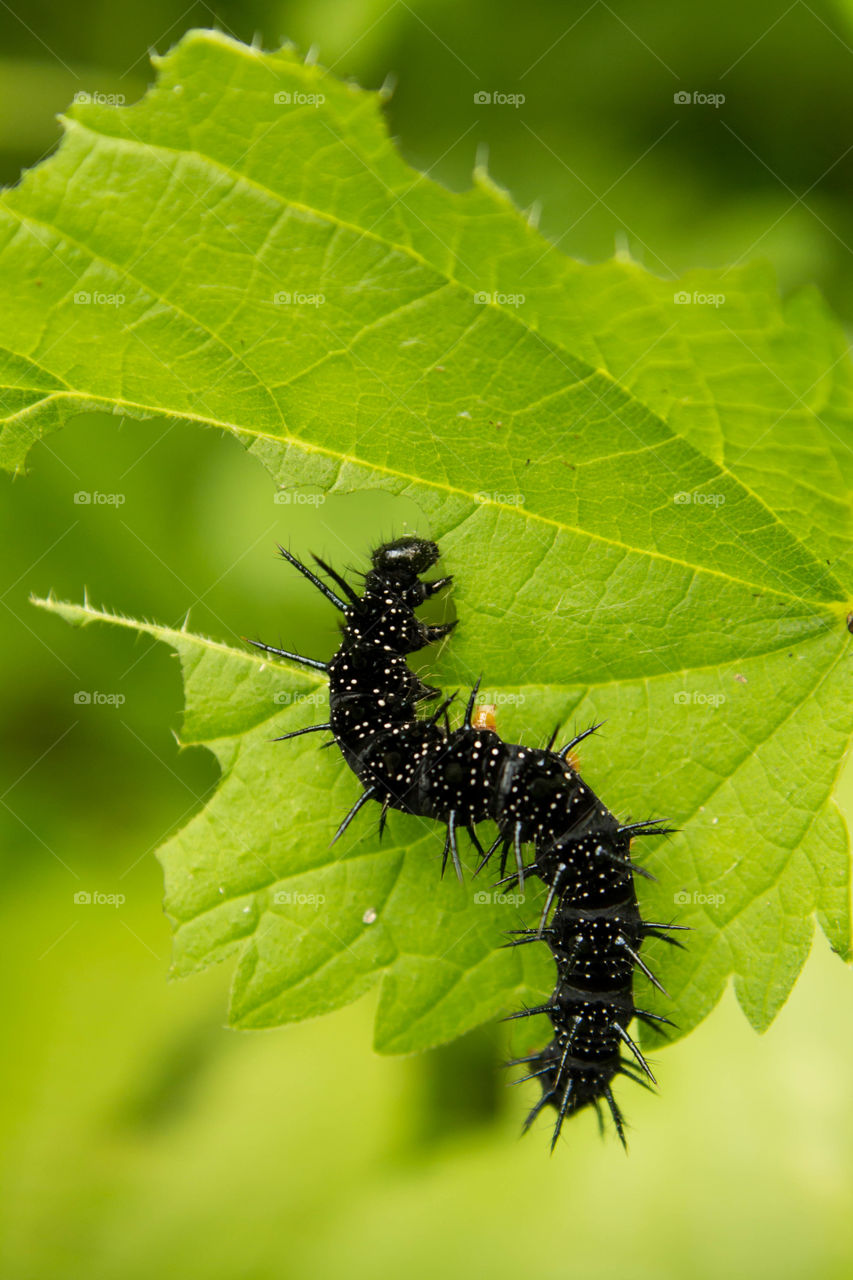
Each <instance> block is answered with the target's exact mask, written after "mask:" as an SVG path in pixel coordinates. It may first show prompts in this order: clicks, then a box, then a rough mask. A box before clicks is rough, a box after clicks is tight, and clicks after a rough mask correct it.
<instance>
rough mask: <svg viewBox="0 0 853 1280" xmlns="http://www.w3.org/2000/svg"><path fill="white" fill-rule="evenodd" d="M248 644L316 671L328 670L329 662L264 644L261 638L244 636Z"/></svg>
mask: <svg viewBox="0 0 853 1280" xmlns="http://www.w3.org/2000/svg"><path fill="white" fill-rule="evenodd" d="M243 639H244V640H245V641H246V643H247V644H250V645H253V646H254V648H255V649H263V651H264V653H274V654H275V656H276V657H277V658H289V659H290V661H291V662H298V663H299V664H300V666H303V667H311V668H312V670H314V671H328V670H329V667H328V663H325V662H318V660H317V659H316V658H306V657H304V656H303V655H302V654H301V653H291V652H290V651H289V650H288V649H275V648H273V646H272V645H271V644H263V643H262V642H261V641H260V640H250V639H249V638H248V636H243Z"/></svg>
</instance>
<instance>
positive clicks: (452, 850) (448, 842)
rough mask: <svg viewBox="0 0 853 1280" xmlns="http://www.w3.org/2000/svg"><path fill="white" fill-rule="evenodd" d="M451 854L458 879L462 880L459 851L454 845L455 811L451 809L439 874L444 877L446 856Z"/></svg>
mask: <svg viewBox="0 0 853 1280" xmlns="http://www.w3.org/2000/svg"><path fill="white" fill-rule="evenodd" d="M448 853H449V854H451V855H452V858H453V866H454V869H455V871H456V875H457V877H458V879H459V880H460V881H461V880H462V863H461V862H460V861H459V849H458V847H457V844H456V810H455V809H451V810H450V813H449V814H448V815H447V838H446V839H445V841H444V853H443V854H442V858H441V874H442V875H444V870H445V867H446V866H447V855H448Z"/></svg>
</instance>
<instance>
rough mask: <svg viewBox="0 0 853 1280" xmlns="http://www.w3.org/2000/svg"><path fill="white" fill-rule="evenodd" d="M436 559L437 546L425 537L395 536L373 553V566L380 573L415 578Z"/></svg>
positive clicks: (429, 567) (430, 566) (424, 571)
mask: <svg viewBox="0 0 853 1280" xmlns="http://www.w3.org/2000/svg"><path fill="white" fill-rule="evenodd" d="M437 559H438V547H437V546H436V545H435V543H434V542H427V541H426V539H425V538H415V537H406V538H397V539H396V541H394V542H386V543H384V544H383V545H382V546H381V547H377V549H376V550H375V551H374V553H373V568H374V569H375V570H376V572H377V573H380V574H383V575H385V574H393V575H394V576H397V575H400V576H402V577H412V578H417V577H419V576H420V575H421V574H422V573H426V571H427V569H431V568H432V566H433V565H434V564H435V562H436V560H437Z"/></svg>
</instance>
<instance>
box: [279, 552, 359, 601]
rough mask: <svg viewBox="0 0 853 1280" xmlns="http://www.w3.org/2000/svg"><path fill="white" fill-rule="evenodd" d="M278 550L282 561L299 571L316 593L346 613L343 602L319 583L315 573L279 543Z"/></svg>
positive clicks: (330, 589)
mask: <svg viewBox="0 0 853 1280" xmlns="http://www.w3.org/2000/svg"><path fill="white" fill-rule="evenodd" d="M278 550H279V554H280V555H281V556H283V557H284V559H285V560H286V561H287V563H288V564H292V565H293V567H294V569H298V570H299V572H300V573H301V574H302V576H303V578H307V579H308V581H309V582H311V583H313V585H314V586H315V587H316V588H317V590H318V591H320V592H322V594H323V595H324V596H325V597H326V599H327V600H331V602H332V604H333V605H336V607H337V608H338V609H340V610H341V612H342V613H346V611H347V606H346V605H345V604H344V602H343V600H342V599H341V598H340V596H337V595H335V593H334V591H333V590H332V588H331V587H328V586H326V583H325V582H321V580H320V579H319V578H318V577H317V575H316V573H312V572H311V570H310V569H309V568H308V566H307V565H305V564H303V563H302V561H301V560H297V559H296V556H294V555H291V553H290V552H289V551H288V550H286V548H284V547H283V546H282V545H281V544H280V543H279V547H278Z"/></svg>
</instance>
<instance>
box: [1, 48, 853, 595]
mask: <svg viewBox="0 0 853 1280" xmlns="http://www.w3.org/2000/svg"><path fill="white" fill-rule="evenodd" d="M227 43H228V44H229V45H230V44H231V43H233V42H230V41H228V42H227ZM154 91H156V90H154ZM61 119H62V123H63V125H64V126H65V127H67V128H68V130H69V132H70V131H71V130H72V129H73V128H76V129H79V130H80V131H81V132H84V133H86V134H88V135H90V136H92V137H94V138H96V139H98V138H100V139H103V140H104V141H106V142H107V143H109V142H112V143H114V144H115V145H116V146H119V147H120V146H125V147H128V148H131V149H133V150H142V151H143V152H147V153H154V152H165V153H167V154H169V155H172V156H177V157H181V156H184V157H190V156H191V157H194V158H195V159H196V160H197V161H198V162H199V163H200V164H201V165H202V166H205V165H209V166H210V167H212V168H213V169H216V170H217V171H219V172H220V173H221V174H222V175H224V176H225V177H227V178H229V179H230V180H231V181H232V182H233V183H234V184H245V185H246V186H248V187H250V188H252V189H254V190H256V191H257V192H259V193H260V194H261V195H263V196H264V197H266V198H267V199H270V200H272V201H273V202H274V203H276V204H277V205H280V206H281V207H283V208H284V209H289V208H290V209H296V210H300V211H301V212H303V213H304V214H306V215H307V216H311V217H314V218H317V219H319V220H321V221H325V222H327V223H330V224H331V225H333V226H335V227H338V228H341V229H346V230H348V231H350V232H351V233H353V234H355V235H357V236H360V237H362V238H365V239H369V240H373V241H374V242H375V243H377V244H379V245H381V246H383V248H384V249H385V250H386V252H387V251H396V252H399V253H402V254H405V255H406V256H408V257H409V258H411V259H412V260H414V261H415V262H417V263H419V264H420V265H421V266H422V267H424V268H426V269H427V270H429V271H430V272H432V273H434V274H436V275H438V276H439V277H440V278H443V279H444V280H445V281H446V282H447V283H448V284H450V285H453V286H455V287H457V288H459V289H460V290H462V291H463V292H465V293H468V294H470V295H471V296H473V290H472V289H470V288H469V287H468V286H466V285H464V284H463V283H462V281H461V280H459V279H458V278H457V277H455V276H454V275H452V274H451V273H450V272H449V271H448V270H447V269H446V268H442V267H439V266H437V265H435V264H434V263H432V262H430V261H429V260H428V259H426V258H425V257H424V256H423V255H422V254H421V253H419V252H418V251H417V250H416V249H415V248H414V247H413V246H411V245H406V244H402V243H399V242H397V241H393V240H389V239H386V238H383V237H382V236H380V235H378V234H376V233H374V232H373V231H372V229H369V228H363V227H359V226H358V224H356V223H352V222H349V221H348V220H347V219H344V218H340V217H339V216H338V215H337V214H334V213H331V212H329V211H328V210H321V209H317V208H314V207H313V206H311V205H306V204H304V203H303V202H301V201H297V200H293V199H292V198H289V197H285V196H283V195H282V194H281V193H279V192H277V191H274V190H273V189H272V188H270V187H267V186H264V185H263V184H262V183H259V182H257V181H256V180H255V179H254V178H251V177H249V176H248V175H246V174H243V173H240V172H237V171H236V170H234V169H231V168H229V167H228V166H227V165H225V164H223V163H221V162H220V161H218V160H216V159H215V158H214V157H212V156H209V155H205V154H204V153H203V152H200V151H197V150H196V149H195V148H184V149H183V150H178V149H177V148H175V147H168V146H165V145H163V144H162V143H156V144H155V143H151V142H144V141H141V140H139V139H137V138H136V137H134V138H132V139H131V138H127V137H125V136H121V135H117V134H111V133H108V132H104V131H103V130H102V129H97V128H93V127H92V126H91V125H89V124H86V123H85V122H84V121H82V120H80V119H79V118H77V117H65V116H63V117H61ZM125 119H127V117H125ZM365 167H366V168H367V166H365ZM367 171H368V173H370V175H371V176H372V177H373V178H374V179H375V180H376V181H377V182H379V183H380V184H381V185H382V186H383V187H385V189H386V190H387V191H388V193H389V195H390V196H391V197H394V198H396V193H395V192H394V189H393V188H391V187H389V186H388V184H387V183H385V182H384V180H383V179H381V178H380V177H379V176H378V175H377V174H376V173H375V172H374V170H372V169H370V168H367ZM3 207H5V208H6V209H7V210H8V211H9V212H11V213H13V214H14V215H15V216H17V217H18V218H19V219H20V217H21V215H20V214H19V213H18V211H17V210H16V209H15V208H14V206H12V205H9V204H8V203H7V202H5V201H4V202H3ZM45 225H47V224H45ZM51 229H52V230H53V231H54V232H55V233H57V234H64V233H63V232H62V231H61V230H60V229H59V228H57V227H52V228H51ZM81 247H82V248H84V249H85V248H86V246H81ZM88 252H90V253H92V251H91V250H88ZM117 269H120V268H117ZM145 287H146V289H147V288H148V287H147V286H145ZM148 291H149V292H150V290H148ZM153 296H156V297H158V298H159V299H160V301H162V302H163V303H164V305H166V306H169V307H173V309H175V310H176V311H179V308H177V307H176V306H174V304H173V303H171V301H170V300H169V299H167V298H165V297H164V296H162V295H159V294H154V295H153ZM486 305H488V306H494V308H495V310H498V311H500V312H501V314H502V315H503V316H504V317H506V318H508V319H509V321H510V322H511V323H515V324H517V325H518V326H519V327H520V329H521V330H522V332H523V333H527V334H536V335H537V336H538V337H539V339H540V340H541V341H543V342H547V344H548V346H549V348H551V349H553V350H554V352H555V353H562V354H563V355H565V357H566V359H567V361H572V362H574V363H576V364H578V365H580V366H583V367H584V368H587V369H589V370H590V372H591V373H599V374H600V375H601V376H602V377H603V378H605V379H606V380H607V381H608V382H609V383H610V384H611V385H612V386H613V387H615V388H616V389H617V390H619V391H620V392H621V393H622V394H624V395H626V396H628V397H629V398H630V400H631V401H632V402H633V403H636V404H639V405H642V407H643V408H644V409H645V410H646V412H647V413H650V414H652V415H653V416H654V417H655V418H656V419H657V421H658V422H660V423H661V424H662V425H664V426H665V427H666V429H667V431H668V432H669V434H670V436H671V438H672V439H674V440H683V437H681V436H679V435H678V433H676V432H673V431H671V429H670V428H669V427H668V426H667V424H666V422H665V420H664V419H662V418H660V417H659V415H658V414H657V413H656V412H655V411H654V410H652V409H650V408H649V407H648V406H647V405H646V404H645V403H644V402H643V401H642V400H639V399H637V397H635V396H634V395H633V393H631V392H629V391H628V390H627V389H626V388H625V387H623V386H622V385H621V384H620V383H619V382H617V380H616V379H615V378H614V377H613V376H612V375H611V374H610V372H609V371H608V370H607V369H604V368H601V369H593V368H592V366H589V365H588V364H587V362H586V361H584V360H581V359H580V358H579V357H576V356H574V355H573V354H572V353H571V352H569V351H568V350H566V349H565V348H563V347H562V346H561V345H560V344H558V343H556V342H555V341H554V340H553V339H552V338H550V337H548V338H546V337H545V336H544V335H543V334H541V333H540V331H539V330H538V328H537V327H536V326H535V325H532V324H527V323H525V322H524V321H523V320H522V318H521V317H520V316H518V315H516V314H515V313H514V312H513V311H512V310H509V311H508V310H506V309H505V308H503V307H499V306H497V305H496V304H493V303H488V304H486ZM185 314H186V315H187V319H188V320H190V321H191V322H193V323H197V324H198V326H199V328H200V329H202V330H203V331H205V332H210V333H211V336H212V337H213V339H214V341H217V342H221V344H222V345H223V347H225V349H226V350H229V348H228V347H227V344H226V343H224V341H223V340H222V339H220V338H219V337H218V336H217V335H216V334H214V333H212V331H210V330H208V329H207V328H206V326H205V325H204V324H203V323H202V322H201V321H193V319H192V317H191V316H190V315H189V313H185ZM13 354H15V355H19V356H20V355H21V354H22V353H19V352H15V353H13ZM28 358H29V357H28ZM237 358H238V359H239V356H237ZM39 367H41V368H42V369H43V372H45V373H47V374H49V373H50V371H49V370H47V369H44V368H43V366H39ZM247 368H248V366H247ZM250 372H252V371H251V370H250ZM252 376H253V378H254V379H256V375H255V374H254V373H253V372H252ZM257 385H258V386H260V387H262V388H263V389H264V390H265V391H267V393H268V394H270V393H269V388H267V387H266V386H265V385H264V384H262V383H260V382H258V384H257ZM75 394H78V395H85V393H81V392H77V393H75ZM271 398H272V397H271ZM105 399H106V398H105ZM108 403H111V401H108ZM122 403H125V404H128V406H129V405H130V402H125V401H122ZM140 408H144V406H140ZM155 412H157V411H156V410H155ZM159 412H161V413H162V412H164V411H163V410H159ZM166 412H168V411H166ZM175 416H179V417H182V418H183V417H187V418H189V420H191V421H199V420H206V419H199V417H198V415H188V414H187V415H185V414H180V415H175ZM216 425H221V426H226V427H228V428H229V429H231V430H239V431H251V428H245V427H237V426H236V425H231V424H224V423H217V424H216ZM258 434H259V435H262V436H264V437H265V438H271V439H274V440H281V441H283V442H286V443H288V444H291V445H293V446H294V447H297V448H303V449H308V448H309V446H308V445H306V444H305V442H303V441H302V440H300V439H298V438H296V437H290V436H287V437H284V436H282V437H276V436H273V437H268V436H267V434H266V433H260V432H259V433H258ZM685 443H686V442H685ZM310 447H313V448H316V449H318V450H319V451H321V452H329V453H330V455H331V456H333V457H335V458H339V459H340V461H352V462H355V463H357V464H358V465H360V466H364V467H372V468H374V469H375V470H379V471H380V472H383V471H384V472H385V473H386V474H395V473H394V472H393V471H390V470H389V469H387V468H382V467H380V466H378V464H376V463H373V462H368V461H365V460H362V459H360V458H354V457H347V456H344V455H340V454H336V453H334V451H324V450H321V449H319V446H310ZM697 454H698V456H700V457H705V458H706V459H707V461H709V462H711V463H712V465H714V466H716V467H717V468H718V470H719V472H720V474H721V475H725V476H727V477H728V478H729V480H730V481H731V483H732V484H734V485H735V486H737V488H738V489H740V490H741V491H742V492H744V493H745V494H748V495H749V496H750V497H751V498H752V500H753V501H754V502H756V503H757V504H758V505H759V506H760V507H761V509H762V510H764V511H765V512H766V513H767V515H768V517H769V518H770V520H771V521H772V523H773V524H774V525H778V527H779V528H781V529H784V530H785V532H786V533H787V534H788V536H789V537H791V538H792V539H795V540H797V541H798V539H796V535H795V534H794V533H793V531H792V530H791V529H789V528H788V526H787V525H786V524H785V523H784V521H783V520H782V519H780V517H779V515H778V513H777V512H776V511H774V510H772V509H771V508H770V507H769V506H768V505H767V503H766V502H765V501H764V499H763V498H762V497H760V496H759V495H758V494H757V493H756V492H755V491H754V490H752V489H751V488H750V487H749V486H748V485H746V484H745V483H744V482H743V480H741V479H740V478H739V477H736V476H735V475H734V474H733V473H732V472H731V471H730V470H729V469H728V467H727V466H726V465H725V464H724V463H721V462H719V461H717V460H715V459H711V458H710V457H708V455H704V454H701V453H698V451H697ZM398 474H399V477H400V478H401V479H404V480H406V481H407V482H408V483H415V484H417V485H423V486H424V487H427V488H439V489H441V488H445V486H442V485H441V484H438V483H437V482H434V481H425V480H424V479H423V478H422V477H411V476H408V475H405V474H404V473H398ZM448 491H451V490H448ZM456 492H459V493H461V494H462V495H463V496H465V497H467V498H468V499H469V500H473V495H469V494H465V493H464V491H456ZM494 505H496V506H499V505H500V504H494ZM531 518H533V519H541V520H542V521H543V522H546V523H551V524H553V525H554V526H555V527H556V528H560V529H565V530H566V531H567V532H573V533H579V534H581V535H582V536H586V537H589V538H592V539H596V538H597V539H598V540H600V541H602V542H604V543H606V544H608V545H613V546H618V547H622V548H623V549H624V550H626V551H629V552H631V553H632V554H635V555H640V556H642V555H648V556H650V557H652V558H657V559H661V560H663V561H664V562H666V563H671V564H678V565H682V566H683V567H685V568H689V569H691V570H693V571H694V572H700V573H709V574H712V575H715V576H718V577H722V578H723V579H724V580H726V581H730V582H739V583H741V584H742V585H744V586H747V587H759V586H760V585H761V584H758V583H751V582H745V581H744V580H743V579H738V578H733V577H731V576H730V575H728V574H725V573H721V572H720V571H718V570H714V569H709V568H705V567H704V566H699V565H693V564H691V563H689V562H686V561H681V560H677V559H674V558H673V557H670V556H665V555H661V553H659V552H655V551H648V550H646V549H639V548H632V547H627V546H625V544H623V543H620V542H612V541H611V540H608V539H605V538H601V537H600V535H596V534H593V533H590V532H589V531H587V530H582V529H574V528H572V527H571V526H565V525H561V524H560V523H559V522H558V521H556V520H551V519H550V518H548V517H539V516H536V515H535V513H534V514H533V515H532V516H531ZM826 580H827V585H829V584H830V583H831V584H832V586H834V587H835V589H836V590H837V592H838V598H839V599H840V598H842V597H843V589H842V587H841V584H840V583H838V582H836V580H835V578H834V576H832V575H829V574H827V575H826ZM780 598H783V599H786V600H796V601H798V602H802V603H808V605H809V607H814V608H821V607H826V605H827V603H828V602H826V601H821V602H811V601H806V600H804V598H803V597H802V596H797V595H791V594H789V593H780Z"/></svg>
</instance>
